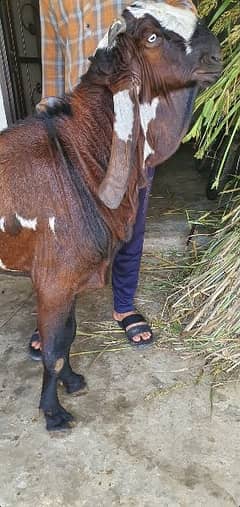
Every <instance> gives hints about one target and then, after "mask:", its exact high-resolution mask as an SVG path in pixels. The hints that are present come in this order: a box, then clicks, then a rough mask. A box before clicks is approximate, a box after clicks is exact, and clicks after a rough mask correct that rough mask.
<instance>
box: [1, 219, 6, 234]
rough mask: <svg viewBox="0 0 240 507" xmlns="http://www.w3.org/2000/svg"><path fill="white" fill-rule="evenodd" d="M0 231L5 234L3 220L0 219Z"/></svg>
mask: <svg viewBox="0 0 240 507" xmlns="http://www.w3.org/2000/svg"><path fill="white" fill-rule="evenodd" d="M0 231H2V232H5V218H4V217H1V218H0Z"/></svg>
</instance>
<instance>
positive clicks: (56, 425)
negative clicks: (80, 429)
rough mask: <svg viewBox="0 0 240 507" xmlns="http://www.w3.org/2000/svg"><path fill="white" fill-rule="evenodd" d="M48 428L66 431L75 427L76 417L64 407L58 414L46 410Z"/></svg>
mask: <svg viewBox="0 0 240 507" xmlns="http://www.w3.org/2000/svg"><path fill="white" fill-rule="evenodd" d="M44 415H45V418H46V428H47V430H48V431H66V430H69V429H71V428H73V426H74V425H75V424H74V418H73V416H72V414H70V413H69V412H67V411H66V410H65V409H64V408H63V407H61V408H60V409H59V411H58V412H57V413H56V414H50V413H49V412H47V413H46V412H45V414H44Z"/></svg>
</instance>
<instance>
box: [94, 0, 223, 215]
mask: <svg viewBox="0 0 240 507" xmlns="http://www.w3.org/2000/svg"><path fill="white" fill-rule="evenodd" d="M95 62H96V65H97V68H98V69H99V72H100V74H101V71H102V72H103V74H104V76H105V82H106V83H107V84H108V86H109V87H110V89H111V91H112V93H113V101H114V113H115V123H114V132H113V143H112V153H111V159H110V164H109V167H108V171H107V174H106V177H105V178H104V180H103V182H102V184H101V186H100V189H99V196H100V198H101V199H102V201H103V202H104V203H105V204H106V205H107V206H108V207H110V208H117V207H118V206H119V204H120V202H121V200H122V198H123V196H124V193H125V191H126V188H127V183H128V178H129V174H130V171H131V165H132V164H133V159H134V153H135V150H136V145H137V138H138V133H139V131H140V126H139V121H138V119H139V114H138V111H139V104H149V103H152V101H153V99H154V98H155V97H157V96H161V95H163V94H164V95H165V96H167V95H168V93H169V92H170V91H172V90H176V89H181V88H184V87H187V86H189V85H191V84H193V83H196V84H198V86H201V87H202V86H207V85H209V84H211V83H212V82H214V81H215V80H216V79H217V77H218V76H219V74H220V71H221V56H220V47H219V43H218V41H217V40H216V38H215V37H214V36H213V35H212V33H211V32H210V31H209V30H208V29H207V28H206V27H205V26H204V24H203V23H202V21H200V20H199V19H198V17H197V13H196V9H195V7H194V5H193V3H192V2H191V0H156V1H154V0H152V1H148V0H145V1H142V0H140V1H137V2H135V3H133V4H132V5H130V6H129V7H127V8H126V9H125V10H124V11H123V16H122V18H119V19H118V20H116V21H114V23H113V24H112V26H111V27H110V30H109V33H108V36H106V37H105V38H104V39H103V41H102V42H101V43H100V45H99V49H98V50H97V52H96V55H95ZM173 121H174V119H173Z"/></svg>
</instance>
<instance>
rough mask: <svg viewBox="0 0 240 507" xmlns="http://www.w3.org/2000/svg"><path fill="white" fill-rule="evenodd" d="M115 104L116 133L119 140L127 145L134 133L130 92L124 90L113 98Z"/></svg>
mask: <svg viewBox="0 0 240 507" xmlns="http://www.w3.org/2000/svg"><path fill="white" fill-rule="evenodd" d="M113 104H114V113H115V121H114V127H113V128H114V131H115V132H116V134H117V136H118V138H119V139H120V140H121V141H124V142H125V143H126V142H127V141H129V140H131V138H132V131H133V121H134V116H133V102H132V101H131V99H130V96H129V91H128V90H123V91H121V92H118V93H115V95H114V96H113Z"/></svg>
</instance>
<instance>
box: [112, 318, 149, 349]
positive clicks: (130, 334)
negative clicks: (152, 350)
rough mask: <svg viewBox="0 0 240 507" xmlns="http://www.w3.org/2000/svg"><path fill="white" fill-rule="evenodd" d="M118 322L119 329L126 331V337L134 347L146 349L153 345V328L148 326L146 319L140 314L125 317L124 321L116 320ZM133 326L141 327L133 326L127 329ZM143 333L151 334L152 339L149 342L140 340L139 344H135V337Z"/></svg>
mask: <svg viewBox="0 0 240 507" xmlns="http://www.w3.org/2000/svg"><path fill="white" fill-rule="evenodd" d="M116 322H117V323H118V325H119V327H120V328H121V329H123V330H124V331H125V333H126V337H127V339H128V341H129V343H130V344H131V345H132V346H133V347H139V348H144V347H147V346H148V345H150V344H152V343H153V341H154V336H153V332H152V330H151V327H150V326H149V324H147V322H146V319H145V318H144V317H143V315H141V314H140V313H134V314H133V315H129V316H128V317H125V318H124V319H123V320H116ZM140 322H141V324H140ZM131 324H139V325H138V326H137V325H136V326H133V327H131V328H130V329H128V330H127V327H128V326H131ZM142 333H150V338H148V339H147V340H140V341H139V342H135V341H134V340H133V338H134V336H137V335H138V334H142Z"/></svg>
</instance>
